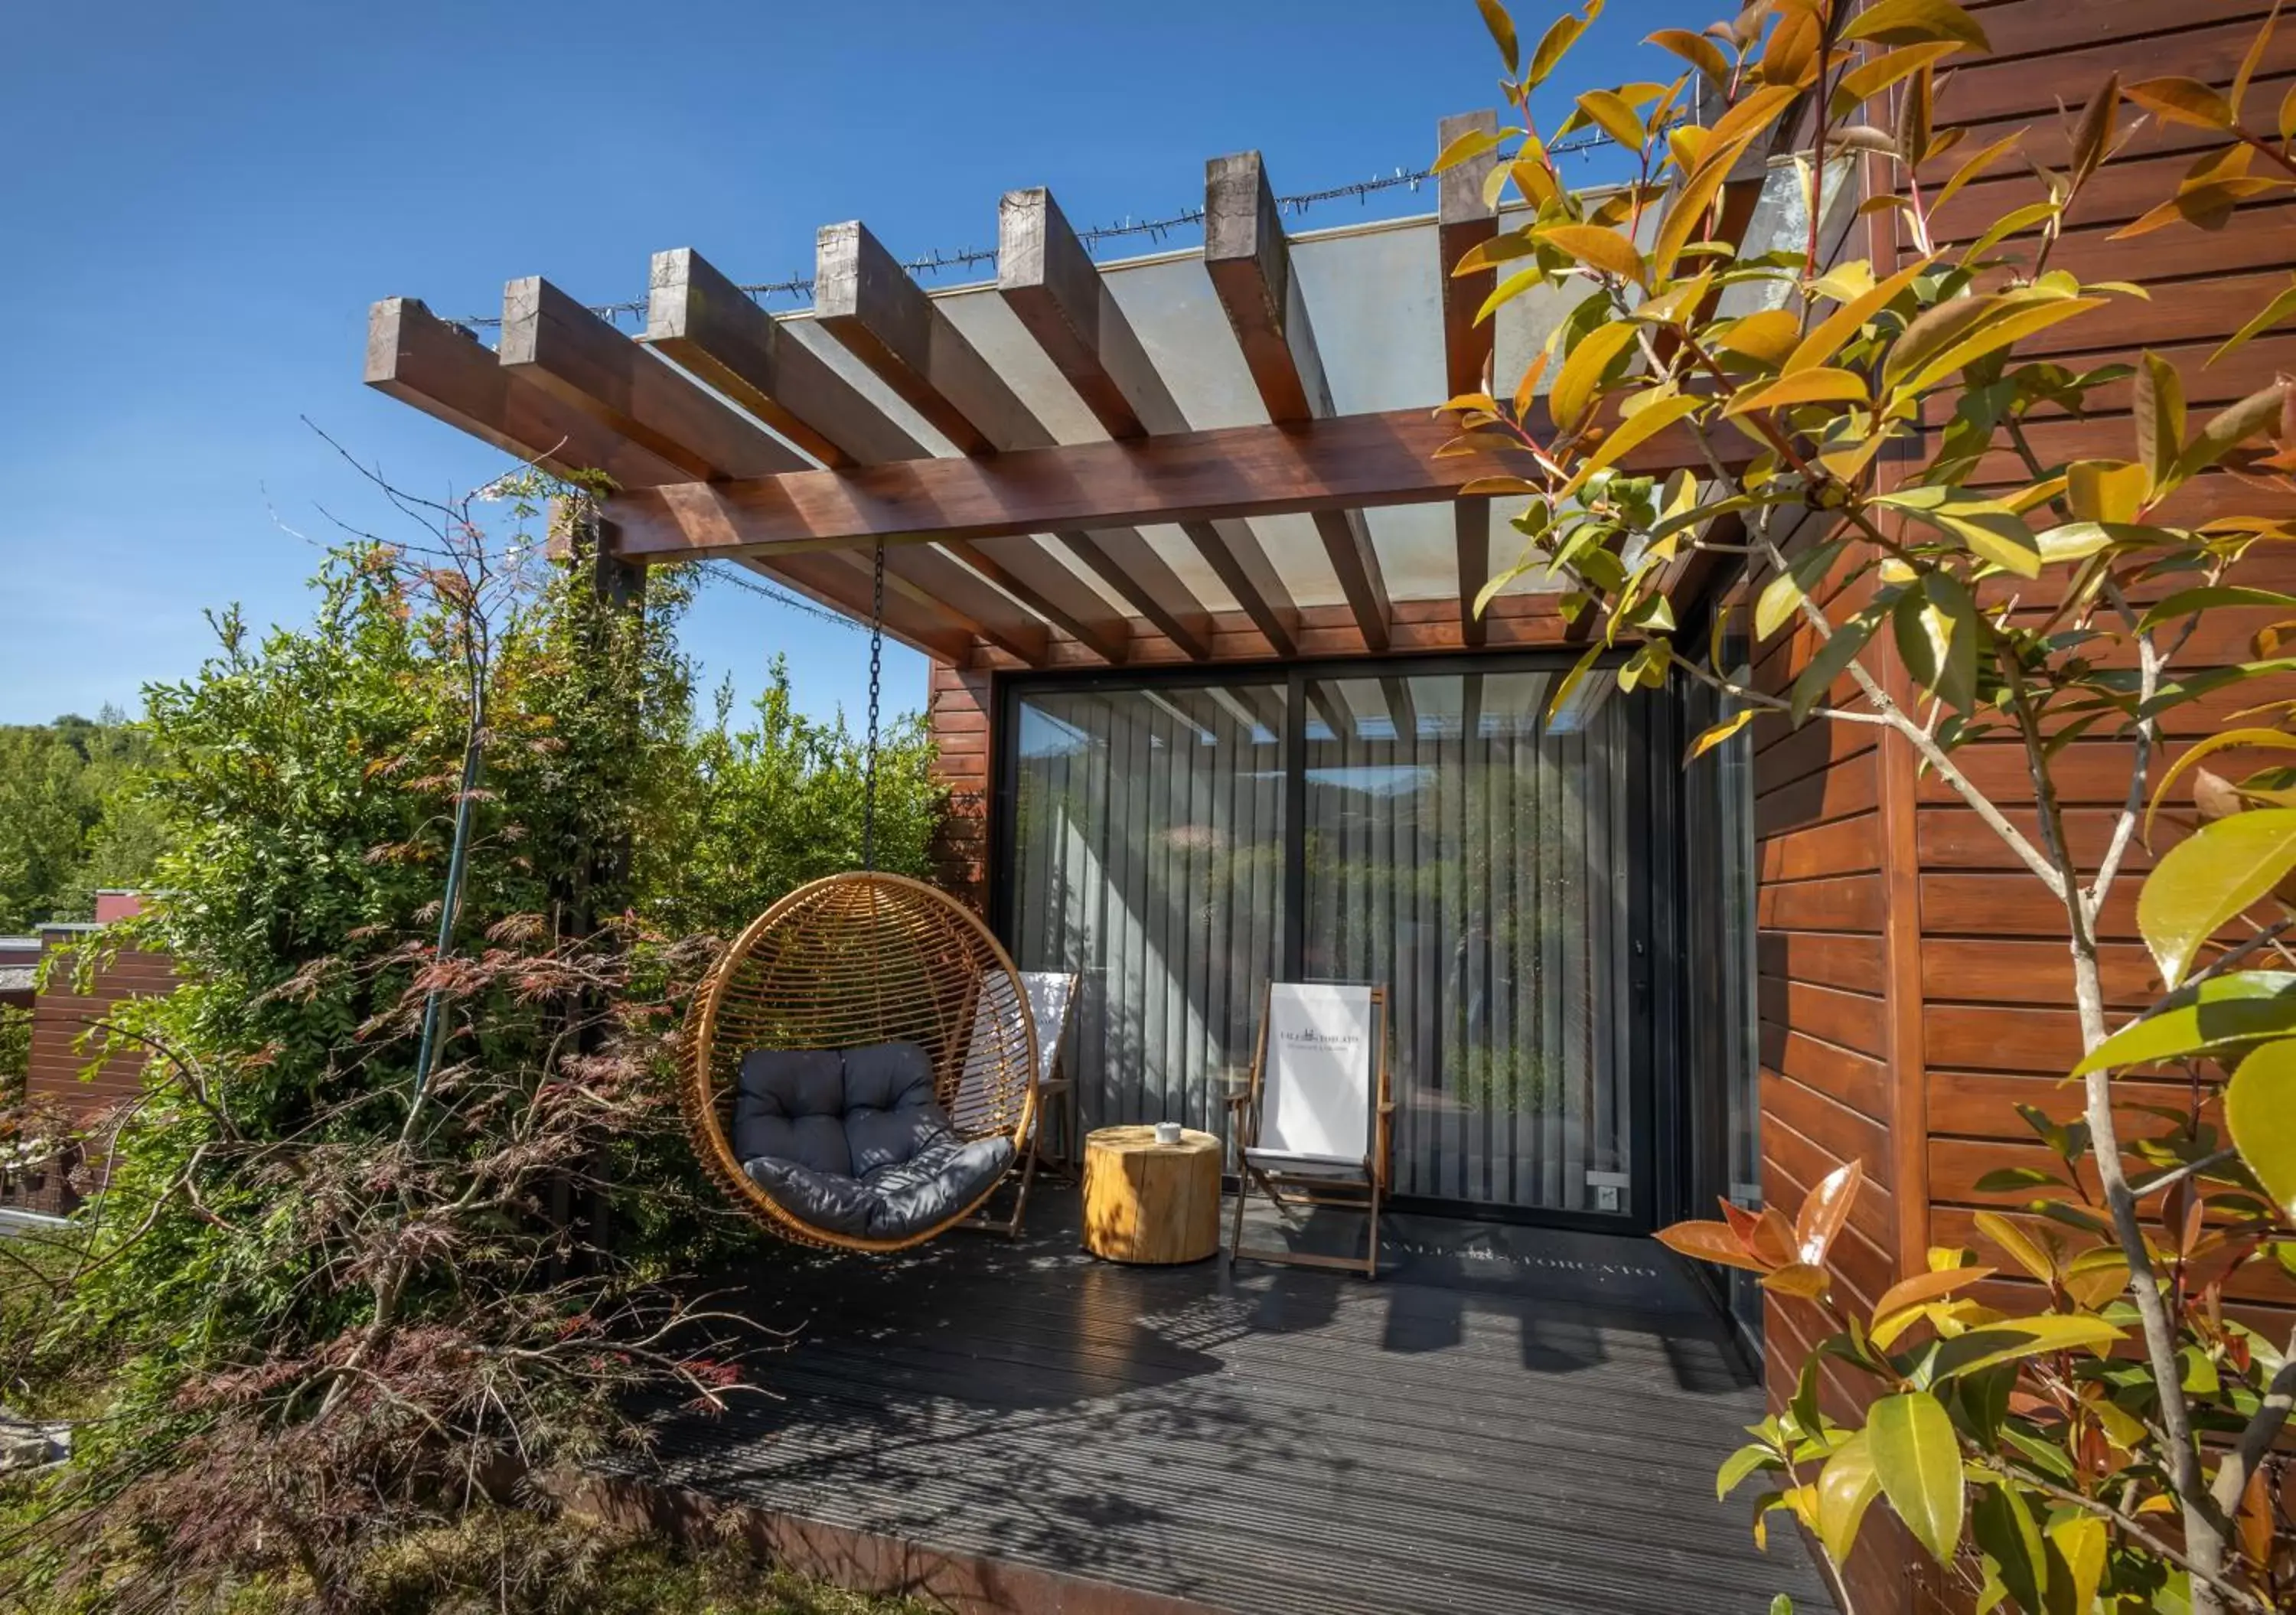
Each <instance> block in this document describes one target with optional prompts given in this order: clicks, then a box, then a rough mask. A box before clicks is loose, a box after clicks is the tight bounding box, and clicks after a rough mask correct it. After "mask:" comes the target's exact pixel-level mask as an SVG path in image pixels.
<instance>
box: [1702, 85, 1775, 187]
mask: <svg viewBox="0 0 2296 1615" xmlns="http://www.w3.org/2000/svg"><path fill="white" fill-rule="evenodd" d="M1798 93H1799V92H1797V91H1796V90H1795V89H1794V87H1793V86H1791V85H1784V84H1766V85H1764V86H1762V87H1761V88H1760V89H1759V90H1756V91H1754V92H1753V93H1751V94H1748V95H1746V96H1744V97H1743V98H1741V99H1740V101H1739V102H1738V103H1737V105H1735V106H1734V107H1732V108H1731V109H1730V110H1729V111H1726V112H1725V113H1723V114H1722V116H1721V117H1719V118H1718V119H1715V120H1714V131H1713V133H1712V134H1711V135H1709V136H1708V137H1707V143H1706V149H1705V151H1704V152H1702V154H1701V155H1700V157H1699V160H1698V166H1699V167H1700V168H1713V167H1715V166H1717V162H1718V159H1719V157H1720V154H1721V153H1722V152H1724V151H1726V150H1727V149H1728V148H1729V147H1730V146H1731V145H1733V144H1734V143H1739V142H1741V141H1744V140H1751V139H1752V138H1753V137H1754V136H1755V135H1759V134H1760V133H1761V132H1762V131H1763V130H1764V129H1767V127H1770V125H1771V124H1773V123H1775V121H1776V120H1777V116H1778V114H1779V113H1781V112H1783V111H1785V110H1786V106H1787V104H1788V103H1789V102H1792V100H1793V98H1794V96H1795V95H1796V94H1798Z"/></svg>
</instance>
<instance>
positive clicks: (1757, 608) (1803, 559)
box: [1754, 538, 1843, 644]
mask: <svg viewBox="0 0 2296 1615" xmlns="http://www.w3.org/2000/svg"><path fill="white" fill-rule="evenodd" d="M1842 542H1843V541H1842V540H1841V539H1839V538H1836V539H1834V540H1833V541H1832V542H1831V543H1827V544H1819V545H1811V546H1810V547H1809V548H1808V549H1806V550H1804V551H1803V552H1802V553H1800V554H1799V555H1797V556H1795V557H1794V558H1793V560H1792V562H1789V563H1788V564H1787V567H1786V570H1784V571H1783V572H1780V573H1779V574H1778V575H1777V576H1776V577H1775V578H1771V579H1770V581H1769V584H1768V586H1767V587H1765V588H1764V589H1763V590H1762V593H1761V595H1760V597H1759V599H1757V600H1756V601H1755V602H1754V642H1755V643H1756V644H1760V643H1761V642H1762V641H1763V640H1766V639H1767V638H1768V637H1769V636H1770V635H1773V634H1775V633H1776V632H1777V631H1778V630H1779V629H1780V628H1781V627H1784V626H1785V624H1786V622H1787V621H1788V620H1789V619H1792V617H1793V615H1794V614H1795V613H1796V612H1797V611H1800V610H1801V603H1802V602H1803V600H1805V599H1806V598H1808V594H1809V591H1810V590H1811V589H1813V588H1815V587H1816V586H1817V580H1818V579H1819V578H1823V577H1825V574H1826V573H1827V571H1828V570H1831V569H1832V568H1833V562H1834V558H1835V557H1836V556H1838V555H1840V554H1841V547H1842Z"/></svg>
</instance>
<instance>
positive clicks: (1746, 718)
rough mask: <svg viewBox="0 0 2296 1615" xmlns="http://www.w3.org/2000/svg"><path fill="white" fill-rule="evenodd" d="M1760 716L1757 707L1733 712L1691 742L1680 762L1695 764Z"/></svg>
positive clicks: (1759, 710)
mask: <svg viewBox="0 0 2296 1615" xmlns="http://www.w3.org/2000/svg"><path fill="white" fill-rule="evenodd" d="M1760 715H1761V709H1760V708H1759V707H1747V708H1745V709H1743V710H1740V711H1737V712H1733V713H1732V714H1731V715H1730V716H1729V717H1726V718H1724V719H1723V720H1722V721H1721V722H1720V723H1718V724H1715V725H1712V726H1710V727H1708V728H1707V729H1706V730H1704V731H1703V732H1702V733H1701V734H1700V735H1699V737H1698V738H1697V739H1696V740H1694V741H1693V742H1690V750H1688V751H1687V752H1685V754H1684V755H1683V758H1682V760H1683V761H1684V762H1685V764H1687V763H1694V762H1696V761H1697V760H1698V759H1699V758H1702V757H1704V756H1705V755H1706V754H1707V753H1708V752H1710V751H1711V750H1714V748H1715V747H1717V746H1718V745H1720V744H1721V743H1722V742H1724V741H1726V740H1728V739H1729V738H1730V737H1731V736H1732V735H1734V734H1737V733H1738V731H1739V730H1741V729H1743V728H1744V727H1745V726H1747V725H1748V724H1751V723H1752V722H1753V721H1754V719H1755V718H1756V717H1759V716H1760Z"/></svg>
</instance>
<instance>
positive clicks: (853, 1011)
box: [684, 871, 1037, 1251]
mask: <svg viewBox="0 0 2296 1615" xmlns="http://www.w3.org/2000/svg"><path fill="white" fill-rule="evenodd" d="M686 1042H687V1047H686V1051H685V1093H684V1099H685V1115H686V1120H687V1124H688V1126H689V1127H690V1128H691V1129H692V1132H693V1140H694V1145H695V1149H696V1151H697V1152H698V1153H699V1155H700V1157H701V1161H702V1164H703V1165H704V1167H705V1168H708V1170H709V1173H710V1175H711V1176H714V1177H716V1178H717V1181H718V1182H719V1184H720V1185H723V1187H724V1188H725V1190H726V1193H728V1194H729V1195H730V1196H731V1197H732V1198H733V1200H734V1203H735V1204H736V1205H737V1206H739V1207H741V1208H742V1209H743V1210H745V1211H747V1212H748V1213H749V1214H750V1216H751V1217H755V1218H756V1219H757V1220H758V1223H759V1224H761V1225H762V1226H764V1227H765V1228H766V1229H767V1231H768V1232H769V1233H772V1234H777V1235H779V1236H781V1237H782V1238H783V1239H787V1240H790V1241H792V1242H797V1243H799V1244H808V1245H816V1246H821V1247H824V1248H827V1249H831V1250H875V1251H882V1250H905V1249H906V1248H908V1247H909V1246H912V1245H918V1244H922V1243H923V1242H925V1241H927V1240H930V1239H931V1238H933V1237H934V1236H935V1235H937V1234H941V1233H943V1232H945V1231H946V1230H947V1229H948V1228H950V1227H952V1226H955V1225H956V1224H958V1223H960V1222H963V1221H964V1219H965V1218H966V1217H970V1216H972V1214H973V1213H974V1212H976V1211H977V1210H979V1209H980V1206H981V1204H982V1202H983V1201H986V1200H987V1199H988V1196H989V1195H990V1194H991V1193H995V1191H996V1185H997V1184H998V1183H999V1182H1001V1181H1002V1178H1003V1176H1004V1172H1003V1167H1002V1166H1001V1165H997V1164H996V1162H997V1160H998V1159H999V1158H1000V1157H1001V1160H1002V1161H1003V1162H1005V1163H1009V1162H1010V1160H1012V1159H1013V1156H1014V1155H1015V1154H1016V1153H1017V1152H1018V1150H1019V1149H1020V1148H1021V1147H1022V1146H1023V1145H1025V1144H1027V1142H1028V1141H1029V1128H1030V1127H1031V1126H1032V1125H1033V1123H1034V1120H1035V1109H1036V1103H1037V1081H1036V1074H1037V1029H1036V1023H1035V1021H1034V1019H1033V1017H1032V1016H1031V1015H1030V1013H1029V999H1028V995H1027V993H1026V992H1025V991H1024V990H1023V988H1022V986H1021V977H1020V974H1019V972H1018V971H1015V970H1014V969H1013V961H1012V960H1011V958H1009V957H1008V956H1007V955H1006V954H1005V950H1004V948H1002V947H999V946H998V945H997V942H996V938H995V937H993V936H991V935H990V934H989V932H988V927H987V926H985V925H983V924H982V923H981V922H980V919H979V918H978V917H977V916H976V915H974V914H973V913H972V910H970V909H968V908H966V907H965V906H964V905H963V904H961V903H959V902H958V901H956V899H955V898H951V897H949V896H948V895H947V893H945V892H942V891H939V890H937V889H934V888H933V887H931V886H928V885H926V884H925V883H924V882H923V881H913V880H910V879H908V878H907V877H906V876H903V875H893V874H879V873H869V872H867V871H859V872H855V873H849V874H838V875H831V876H829V877H827V878H826V879H824V880H819V881H814V882H812V883H811V884H810V885H807V886H802V887H799V889H797V890H795V891H793V892H791V893H790V894H789V895H788V896H787V897H785V898H783V899H782V900H781V901H780V902H778V903H776V904H775V905H774V906H772V907H771V908H768V909H767V911H766V912H765V913H764V914H761V915H759V916H758V919H757V920H756V921H754V922H752V923H751V924H750V928H749V929H748V930H745V931H743V932H742V935H741V936H740V938H738V939H736V940H735V941H734V945H733V947H730V948H729V949H727V950H726V955H725V956H724V957H723V958H721V959H720V960H719V961H718V962H717V965H716V967H715V968H714V969H713V970H712V971H710V973H709V977H708V979H707V980H706V981H705V982H704V984H703V986H702V989H701V993H700V995H699V996H697V997H696V999H695V1001H694V1004H693V1011H692V1012H691V1014H690V1015H689V1017H688V1022H687V1039H686ZM889 1050H890V1051H894V1052H895V1057H897V1058H898V1059H899V1060H900V1061H902V1062H907V1063H908V1064H909V1065H918V1066H920V1067H921V1069H922V1070H930V1072H931V1091H932V1099H933V1103H934V1105H935V1106H936V1107H937V1109H938V1115H937V1116H933V1117H931V1119H929V1120H927V1121H926V1122H924V1124H923V1125H924V1126H925V1127H928V1128H931V1127H939V1126H942V1125H944V1124H945V1126H946V1128H947V1132H948V1134H950V1135H953V1137H954V1138H955V1141H957V1144H959V1145H961V1146H972V1147H971V1148H959V1149H955V1150H949V1149H946V1148H942V1149H940V1150H939V1159H940V1160H944V1161H946V1162H948V1163H960V1162H961V1163H962V1170H961V1171H960V1169H959V1167H958V1166H957V1165H956V1164H949V1165H947V1166H946V1167H942V1168H937V1167H935V1165H934V1164H933V1159H934V1158H932V1157H931V1156H928V1157H927V1158H925V1164H924V1166H923V1167H922V1168H921V1169H918V1170H910V1169H909V1168H908V1167H907V1166H906V1164H904V1163H898V1162H897V1163H896V1164H895V1166H894V1168H892V1174H893V1176H896V1177H898V1178H899V1179H900V1183H899V1185H898V1186H899V1187H901V1188H902V1189H904V1190H906V1191H908V1192H909V1193H910V1197H911V1198H910V1201H908V1202H903V1203H904V1204H905V1205H907V1204H911V1203H912V1202H914V1201H915V1199H916V1195H917V1191H916V1188H915V1185H916V1184H917V1183H918V1182H920V1181H922V1182H923V1184H924V1188H923V1191H922V1193H923V1195H924V1198H925V1200H926V1201H927V1202H929V1203H930V1204H931V1206H932V1207H933V1214H932V1216H931V1218H930V1220H929V1221H927V1222H925V1223H923V1224H922V1225H917V1226H898V1229H897V1230H896V1231H893V1232H876V1233H873V1232H871V1231H870V1228H871V1220H870V1219H871V1217H872V1216H873V1209H872V1208H866V1207H865V1208H864V1213H865V1214H864V1216H863V1217H862V1218H861V1219H860V1220H859V1221H858V1223H856V1220H855V1219H854V1218H853V1217H845V1219H844V1222H843V1225H842V1226H837V1225H835V1224H833V1223H832V1219H830V1218H827V1217H824V1216H823V1215H822V1210H821V1207H822V1205H823V1204H824V1203H827V1204H830V1205H832V1206H834V1207H835V1208H836V1209H839V1210H840V1212H842V1211H845V1210H848V1209H849V1205H850V1204H853V1203H858V1202H856V1201H851V1200H850V1196H851V1194H852V1193H863V1194H865V1193H866V1191H867V1190H868V1189H869V1188H871V1187H872V1186H873V1185H875V1184H877V1183H880V1182H882V1181H883V1180H884V1179H885V1178H886V1177H887V1171H886V1170H885V1169H884V1168H880V1169H878V1170H876V1171H873V1172H871V1173H869V1174H868V1175H867V1176H866V1177H857V1176H846V1177H843V1178H840V1177H838V1176H836V1175H835V1173H834V1172H833V1171H832V1172H831V1173H829V1174H827V1175H826V1180H825V1181H826V1184H827V1187H825V1188H824V1182H823V1181H822V1179H823V1176H824V1175H822V1174H820V1173H818V1172H814V1171H811V1170H810V1169H808V1168H799V1167H796V1166H792V1165H791V1163H788V1162H785V1161H781V1160H773V1159H764V1160H761V1159H760V1158H759V1157H758V1156H754V1155H753V1156H751V1157H750V1159H748V1160H744V1159H743V1158H742V1157H743V1151H742V1150H740V1149H737V1148H736V1139H737V1137H740V1136H741V1135H742V1127H741V1126H740V1125H739V1123H738V1122H737V1112H738V1111H741V1109H742V1107H743V1106H745V1105H747V1106H750V1107H752V1108H753V1109H754V1108H755V1107H756V1106H757V1105H758V1104H759V1103H762V1102H761V1101H760V1100H759V1098H758V1091H757V1088H758V1072H759V1071H760V1070H765V1069H767V1067H768V1065H769V1062H771V1061H772V1060H773V1059H774V1058H775V1056H783V1057H787V1058H786V1059H785V1061H784V1065H785V1066H787V1065H788V1064H789V1062H808V1061H809V1062H815V1063H816V1066H818V1067H819V1068H820V1069H822V1070H827V1069H828V1068H827V1067H826V1066H825V1064H824V1057H825V1056H828V1055H832V1054H834V1055H836V1056H837V1057H839V1058H849V1060H850V1061H851V1062H853V1065H854V1068H855V1069H856V1070H858V1066H859V1062H861V1061H862V1060H863V1059H864V1058H869V1059H878V1058H881V1057H882V1055H883V1053H884V1052H885V1051H889ZM912 1051H914V1052H912ZM796 1080H797V1081H799V1082H800V1083H802V1082H803V1081H804V1080H805V1078H803V1077H802V1076H800V1077H799V1078H796ZM827 1110H828V1107H827V1106H826V1105H824V1106H821V1107H818V1108H817V1111H816V1113H817V1114H826V1113H827ZM852 1113H853V1114H862V1112H860V1111H854V1112H852ZM887 1113H888V1112H885V1111H875V1112H874V1114H873V1115H866V1116H865V1120H867V1121H868V1122H869V1123H870V1124H872V1125H879V1126H881V1125H882V1124H881V1123H880V1122H879V1121H878V1118H879V1117H881V1116H883V1115H885V1114H887ZM799 1125H800V1126H801V1125H802V1124H799ZM824 1131H825V1130H824V1129H820V1128H816V1132H824ZM996 1141H1003V1145H1004V1147H1002V1148H1000V1147H999V1145H998V1144H997V1142H996ZM831 1147H832V1149H833V1148H835V1147H836V1145H835V1144H834V1142H833V1141H832V1144H831ZM858 1153H859V1152H858V1151H856V1152H855V1154H856V1157H857V1156H858ZM861 1164H862V1163H861V1162H860V1161H859V1160H858V1159H857V1160H856V1168H858V1167H859V1166H860V1165H861ZM992 1166H994V1167H995V1170H994V1171H993V1172H991V1171H990V1169H989V1168H991V1167H992ZM935 1170H946V1171H947V1172H949V1173H952V1174H955V1176H954V1177H953V1178H950V1179H945V1180H943V1181H940V1182H934V1181H931V1174H932V1172H933V1171H935ZM952 1182H954V1183H955V1184H957V1185H961V1187H962V1191H963V1192H962V1193H961V1194H954V1195H953V1194H952V1193H949V1189H950V1184H951V1183H952ZM847 1185H858V1187H857V1189H856V1190H850V1191H849V1189H848V1188H847ZM823 1195H827V1196H828V1197H829V1199H828V1201H826V1202H824V1201H822V1200H821V1199H820V1197H821V1196H823ZM936 1196H937V1197H938V1198H935V1197H936ZM809 1197H810V1198H809Z"/></svg>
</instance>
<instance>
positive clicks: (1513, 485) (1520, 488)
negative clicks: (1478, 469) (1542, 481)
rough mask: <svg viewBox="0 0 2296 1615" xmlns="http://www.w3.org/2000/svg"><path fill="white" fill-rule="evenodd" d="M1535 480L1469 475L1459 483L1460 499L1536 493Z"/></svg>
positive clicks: (1537, 490) (1537, 488) (1537, 487)
mask: <svg viewBox="0 0 2296 1615" xmlns="http://www.w3.org/2000/svg"><path fill="white" fill-rule="evenodd" d="M1541 491H1542V490H1541V489H1540V488H1539V486H1538V483H1536V482H1529V481H1525V480H1523V479H1522V478H1521V477H1471V478H1469V479H1468V480H1466V481H1465V482H1464V483H1462V484H1460V486H1459V493H1458V496H1459V497H1460V498H1462V499H1475V498H1488V497H1490V496H1493V495H1496V494H1537V493H1539V492H1541Z"/></svg>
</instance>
